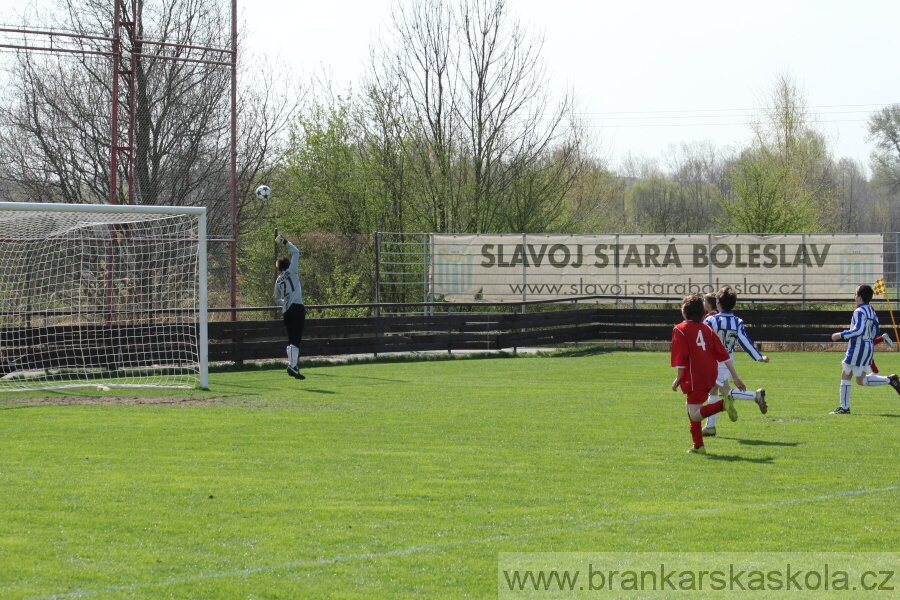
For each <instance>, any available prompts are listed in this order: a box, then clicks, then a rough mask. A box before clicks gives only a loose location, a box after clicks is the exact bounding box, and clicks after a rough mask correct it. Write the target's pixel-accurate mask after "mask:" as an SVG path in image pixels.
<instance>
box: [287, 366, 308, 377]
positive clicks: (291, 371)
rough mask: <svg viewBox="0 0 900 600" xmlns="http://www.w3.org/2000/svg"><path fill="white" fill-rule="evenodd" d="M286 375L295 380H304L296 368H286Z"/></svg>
mask: <svg viewBox="0 0 900 600" xmlns="http://www.w3.org/2000/svg"><path fill="white" fill-rule="evenodd" d="M287 373H288V375H290V376H291V377H295V378H297V379H306V377H305V376H304V375H303V373H301V372H300V371H299V369H297V368H296V367H288V368H287Z"/></svg>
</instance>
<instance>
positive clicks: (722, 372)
mask: <svg viewBox="0 0 900 600" xmlns="http://www.w3.org/2000/svg"><path fill="white" fill-rule="evenodd" d="M729 377H731V371H729V370H728V367H726V366H725V363H723V362H720V363H719V374H718V375H717V376H716V385H718V386H719V387H721V386H723V385H725V383H726V382H728V378H729Z"/></svg>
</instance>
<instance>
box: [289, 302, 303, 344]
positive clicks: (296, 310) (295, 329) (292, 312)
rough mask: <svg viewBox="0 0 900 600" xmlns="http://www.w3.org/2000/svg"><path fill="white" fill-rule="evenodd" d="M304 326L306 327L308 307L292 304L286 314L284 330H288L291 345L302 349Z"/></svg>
mask: <svg viewBox="0 0 900 600" xmlns="http://www.w3.org/2000/svg"><path fill="white" fill-rule="evenodd" d="M304 325H306V307H305V306H303V305H302V304H291V305H290V306H289V307H288V309H287V310H286V311H285V313H284V328H285V329H287V334H288V343H289V344H291V345H292V346H297V347H298V348H299V347H300V340H302V339H303V327H304Z"/></svg>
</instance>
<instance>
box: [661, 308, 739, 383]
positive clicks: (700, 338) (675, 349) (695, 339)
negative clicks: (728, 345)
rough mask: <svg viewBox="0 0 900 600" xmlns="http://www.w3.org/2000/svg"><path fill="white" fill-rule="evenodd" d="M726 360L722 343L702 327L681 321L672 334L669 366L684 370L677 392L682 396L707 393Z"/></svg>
mask: <svg viewBox="0 0 900 600" xmlns="http://www.w3.org/2000/svg"><path fill="white" fill-rule="evenodd" d="M730 358H731V356H729V354H728V351H727V350H726V349H725V346H724V344H722V340H720V339H719V336H717V335H716V333H715V332H714V331H713V330H712V328H711V327H710V326H709V325H706V324H705V323H698V322H696V321H683V322H681V323H679V324H678V325H676V326H675V328H674V329H673V330H672V366H673V367H684V372H683V373H682V375H681V391H682V392H684V393H685V394H689V393H690V392H692V391H694V390H708V389H711V388H712V387H713V386H714V385H716V378H717V377H718V375H719V363H720V362H724V361H726V360H729V359H730Z"/></svg>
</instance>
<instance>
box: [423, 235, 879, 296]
mask: <svg viewBox="0 0 900 600" xmlns="http://www.w3.org/2000/svg"><path fill="white" fill-rule="evenodd" d="M883 244H884V241H883V236H882V235H881V234H865V235H862V234H860V235H854V234H849V235H836V234H835V235H832V234H784V235H769V236H755V235H747V234H734V235H711V234H678V235H661V234H652V235H640V234H607V235H547V234H528V235H522V234H511V235H510V234H498V235H441V234H434V235H433V238H432V291H433V293H434V294H435V297H436V298H441V297H443V298H444V299H445V300H449V301H459V302H462V301H467V302H470V301H472V300H487V301H519V300H550V299H565V298H567V297H580V296H592V295H601V296H616V297H622V298H629V299H631V298H638V299H641V298H644V299H655V298H661V297H665V298H670V297H671V298H680V297H682V296H684V295H685V294H688V293H691V292H700V293H707V292H712V291H715V290H718V289H719V288H720V287H722V286H723V285H730V286H732V287H733V288H735V290H736V291H737V293H738V295H739V296H740V298H741V300H742V301H743V300H773V299H778V300H797V301H806V300H815V299H817V298H818V299H825V298H830V299H833V298H837V297H840V296H842V295H849V296H852V295H853V291H854V290H855V288H856V286H857V285H859V284H861V283H868V284H870V285H871V284H873V283H874V282H875V280H876V279H879V278H881V277H883Z"/></svg>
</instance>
